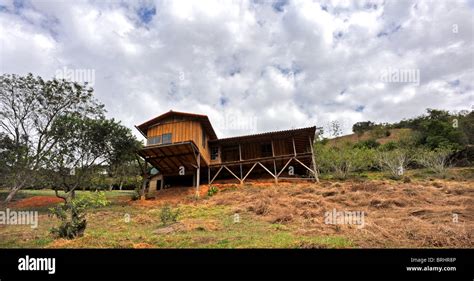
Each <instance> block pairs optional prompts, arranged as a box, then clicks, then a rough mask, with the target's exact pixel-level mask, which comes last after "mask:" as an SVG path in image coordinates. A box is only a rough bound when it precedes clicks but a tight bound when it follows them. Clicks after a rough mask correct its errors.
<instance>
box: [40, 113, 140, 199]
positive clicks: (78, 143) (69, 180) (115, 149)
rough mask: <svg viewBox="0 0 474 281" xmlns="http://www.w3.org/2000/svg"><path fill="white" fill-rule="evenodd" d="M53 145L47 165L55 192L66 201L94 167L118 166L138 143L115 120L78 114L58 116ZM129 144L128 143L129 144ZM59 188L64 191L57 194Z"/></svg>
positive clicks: (53, 131) (130, 154) (129, 156)
mask: <svg viewBox="0 0 474 281" xmlns="http://www.w3.org/2000/svg"><path fill="white" fill-rule="evenodd" d="M51 133H52V136H53V137H54V138H55V139H56V145H55V146H54V148H53V149H52V153H51V154H50V155H49V158H48V161H47V165H48V167H49V168H50V169H51V170H53V171H55V179H54V182H55V183H56V184H55V186H53V187H54V189H55V191H56V195H57V196H58V197H60V198H63V199H64V200H65V201H66V202H69V201H70V200H71V199H73V198H74V194H75V190H77V188H79V187H80V186H81V185H84V184H88V183H90V181H91V176H92V175H93V172H94V171H95V170H96V168H97V167H101V166H102V165H103V164H104V163H114V164H115V165H120V164H119V161H121V160H123V159H126V158H125V157H128V158H127V159H132V157H133V156H132V155H133V154H134V152H135V151H134V149H135V148H136V146H132V145H136V144H137V143H138V141H137V140H136V139H135V137H134V136H133V135H132V133H131V132H130V130H129V129H128V128H126V127H124V126H122V125H121V124H120V123H119V122H116V121H115V120H114V119H110V120H108V119H105V118H99V119H92V118H89V117H82V116H79V115H77V114H72V115H68V116H63V117H61V118H58V119H57V120H56V121H55V123H54V124H53V127H52V131H51ZM126 144H128V145H131V146H128V145H126ZM58 189H62V190H63V191H64V195H59V193H58Z"/></svg>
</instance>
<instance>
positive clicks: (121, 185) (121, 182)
mask: <svg viewBox="0 0 474 281" xmlns="http://www.w3.org/2000/svg"><path fill="white" fill-rule="evenodd" d="M122 187H123V180H121V181H120V186H119V188H120V190H122Z"/></svg>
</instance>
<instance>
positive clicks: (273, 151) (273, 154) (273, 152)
mask: <svg viewBox="0 0 474 281" xmlns="http://www.w3.org/2000/svg"><path fill="white" fill-rule="evenodd" d="M272 156H273V157H275V149H274V147H273V140H272Z"/></svg>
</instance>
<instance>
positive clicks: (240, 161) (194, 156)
mask: <svg viewBox="0 0 474 281" xmlns="http://www.w3.org/2000/svg"><path fill="white" fill-rule="evenodd" d="M136 128H137V129H138V130H139V131H140V132H141V133H142V134H143V136H144V137H145V138H146V140H147V143H146V146H145V147H144V148H143V149H141V150H139V151H138V155H139V156H140V157H142V158H143V159H144V160H145V163H146V165H148V164H149V165H151V166H152V167H153V168H155V169H153V170H154V171H155V172H154V173H152V174H150V175H149V183H148V192H149V193H154V192H155V191H156V190H159V189H163V188H167V187H173V186H186V185H187V186H191V185H192V186H196V188H197V191H199V185H200V184H201V183H206V184H212V183H213V182H216V181H220V180H226V181H229V180H235V182H236V183H240V184H243V183H244V182H246V181H248V180H251V179H256V178H264V177H268V178H270V179H273V180H274V181H275V182H278V181H279V180H291V179H309V180H316V181H318V173H317V168H316V162H315V158H314V152H313V141H314V138H315V131H316V127H308V128H300V129H291V130H284V131H274V132H267V133H260V134H253V135H245V136H237V137H231V138H222V139H219V138H218V137H217V135H216V133H215V132H214V129H213V127H212V125H211V122H210V121H209V118H208V117H207V116H206V115H200V114H193V113H184V112H175V111H169V112H167V113H165V114H162V115H160V116H158V117H156V118H153V119H151V120H149V121H147V122H145V123H143V124H141V125H138V126H136Z"/></svg>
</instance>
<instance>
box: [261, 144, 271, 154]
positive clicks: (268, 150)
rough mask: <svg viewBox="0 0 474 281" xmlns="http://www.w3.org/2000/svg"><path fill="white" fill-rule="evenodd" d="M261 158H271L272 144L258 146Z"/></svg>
mask: <svg viewBox="0 0 474 281" xmlns="http://www.w3.org/2000/svg"><path fill="white" fill-rule="evenodd" d="M260 149H261V152H262V157H269V156H273V153H272V144H271V143H264V144H262V145H261V146H260Z"/></svg>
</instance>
